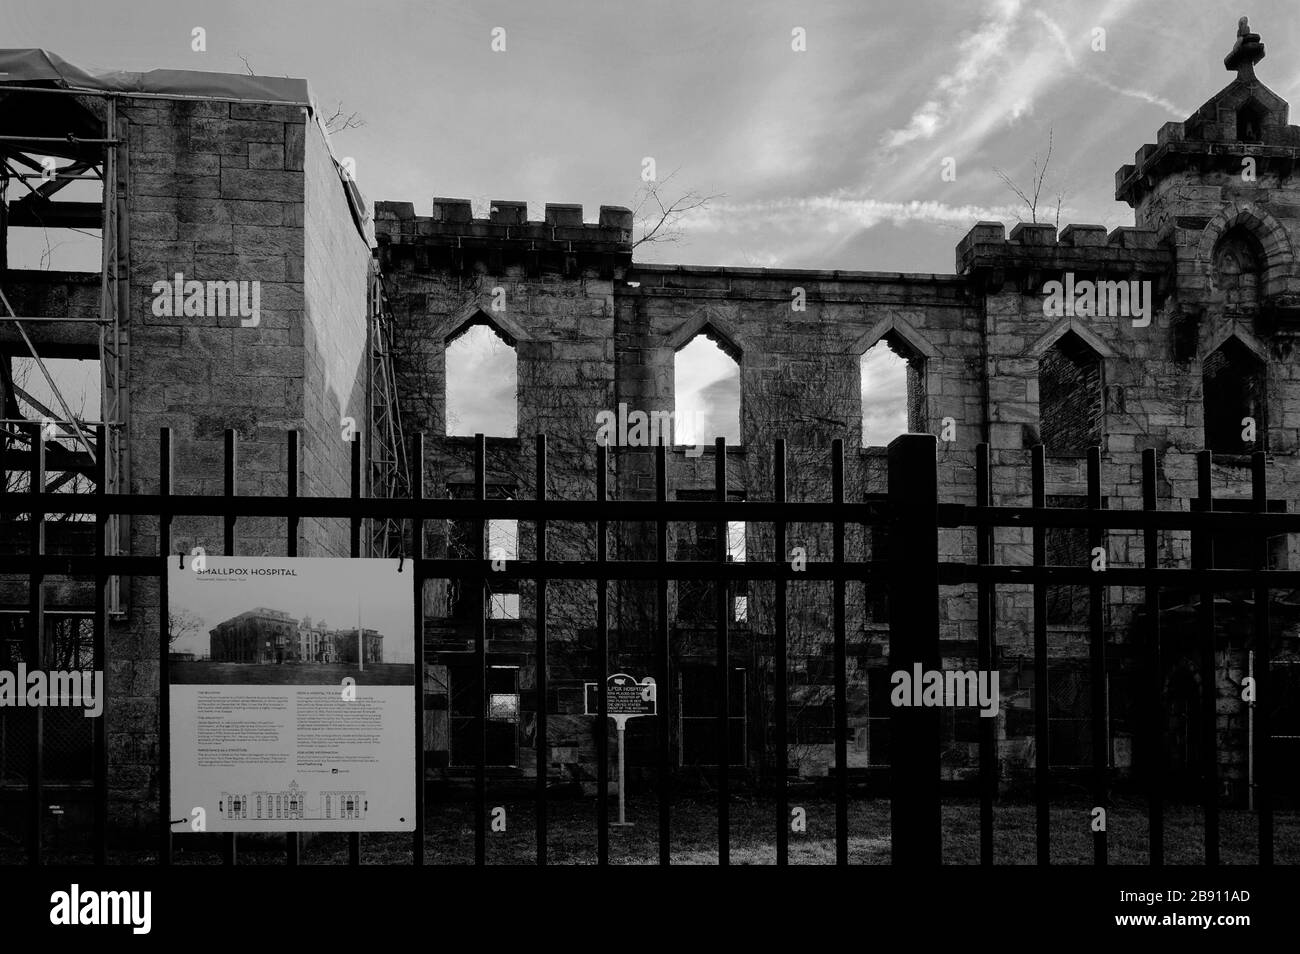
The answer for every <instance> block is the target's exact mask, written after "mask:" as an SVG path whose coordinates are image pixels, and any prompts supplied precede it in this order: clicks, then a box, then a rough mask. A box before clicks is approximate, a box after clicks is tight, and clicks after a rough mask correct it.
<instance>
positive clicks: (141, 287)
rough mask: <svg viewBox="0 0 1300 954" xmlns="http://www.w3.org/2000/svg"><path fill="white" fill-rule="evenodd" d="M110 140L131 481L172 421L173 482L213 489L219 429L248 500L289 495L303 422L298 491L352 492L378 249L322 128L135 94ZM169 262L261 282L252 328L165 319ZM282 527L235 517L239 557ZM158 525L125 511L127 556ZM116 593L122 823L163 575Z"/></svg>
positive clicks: (150, 546) (152, 702) (319, 537)
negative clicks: (121, 236) (114, 155)
mask: <svg viewBox="0 0 1300 954" xmlns="http://www.w3.org/2000/svg"><path fill="white" fill-rule="evenodd" d="M118 135H119V136H120V137H121V138H122V139H123V140H124V141H125V143H126V148H125V150H124V151H123V152H124V159H123V163H122V169H123V172H122V188H124V189H125V199H126V201H125V207H126V213H125V218H126V222H127V225H126V228H127V233H128V234H129V245H127V246H126V255H125V256H124V258H125V259H126V260H127V261H128V262H129V265H128V271H127V272H126V275H127V278H128V281H129V286H130V288H129V298H128V301H129V307H128V309H127V312H126V314H125V315H124V316H123V327H124V339H125V341H126V342H127V344H126V348H125V352H124V353H125V355H126V358H125V367H126V387H127V394H128V397H127V402H126V417H127V421H128V424H127V431H126V435H125V444H124V446H125V455H124V462H123V474H124V481H125V489H129V490H130V491H131V492H140V493H153V492H156V490H157V488H158V472H159V454H158V446H159V445H158V434H159V429H160V428H164V427H168V428H171V429H172V435H173V436H172V457H173V483H172V489H173V491H174V492H176V493H182V494H184V493H200V494H212V495H219V494H221V493H222V492H223V489H224V481H223V466H222V465H223V446H224V433H225V430H226V429H227V428H233V429H234V430H235V431H236V433H237V436H238V454H237V467H236V481H237V491H238V493H239V494H241V495H262V494H281V493H284V492H285V489H286V486H287V470H286V468H287V466H288V460H287V450H286V432H287V431H289V430H291V429H297V430H299V431H300V433H301V437H300V440H301V448H302V450H301V457H300V467H301V473H300V484H299V487H300V492H301V493H304V494H317V495H320V494H338V495H342V494H346V493H347V471H348V464H347V459H348V458H347V448H346V446H345V445H344V444H343V442H342V441H341V439H340V427H339V418H340V416H342V415H344V414H350V415H353V416H355V417H356V418H357V420H358V421H360V422H364V420H365V400H364V393H365V392H364V388H365V385H366V379H365V370H366V354H365V343H366V321H367V310H366V309H367V272H368V268H369V259H370V253H369V248H368V245H367V242H366V240H365V239H364V238H363V237H362V236H361V235H359V234H358V231H357V228H356V226H355V224H354V222H353V220H352V217H351V215H350V213H349V211H348V207H347V204H346V201H345V199H344V194H343V186H342V184H341V182H340V180H339V177H338V175H337V173H335V172H334V168H333V162H332V160H331V159H330V157H329V153H328V146H327V144H326V142H325V139H324V137H323V134H322V133H321V131H320V129H319V127H318V126H317V125H316V123H315V122H314V121H313V120H312V118H311V117H310V116H309V115H308V110H307V109H306V108H305V107H303V106H299V105H293V104H278V105H253V104H247V103H239V102H222V101H216V100H201V101H196V100H169V99H162V98H147V99H145V98H142V99H129V98H128V99H124V100H122V101H121V102H120V104H119V108H118ZM307 234H310V236H311V238H310V239H308V238H307V237H306V235H307ZM177 273H180V274H181V275H183V277H184V280H187V281H188V280H195V281H200V282H208V281H221V282H226V281H235V282H250V283H251V282H257V283H258V285H259V291H260V300H259V305H258V307H259V312H260V314H259V316H258V323H257V324H256V325H255V326H244V325H243V323H242V322H241V318H240V316H239V315H237V314H236V315H230V314H227V315H225V316H219V315H215V314H201V315H197V314H190V315H186V314H181V315H175V314H173V315H158V314H156V313H155V310H154V308H153V301H154V298H155V291H154V287H153V286H154V283H155V282H158V281H165V282H171V281H172V280H173V278H174V276H175V275H176V274H177ZM360 426H362V427H364V423H362V424H361V425H360ZM285 526H286V525H285V521H284V520H282V519H279V518H246V519H242V520H240V521H239V522H238V526H237V536H236V553H238V554H240V555H260V554H268V555H269V554H282V553H284V552H285V547H286V542H285V532H286V530H285ZM157 532H158V530H157V520H156V519H151V518H148V517H137V518H133V519H132V520H131V522H130V524H129V530H128V534H129V536H128V540H129V552H131V553H135V554H151V553H155V552H157V548H158V537H157ZM222 542H223V541H222V528H221V522H220V521H219V520H215V519H207V518H178V519H176V520H175V521H174V522H173V542H172V551H173V552H177V551H184V552H187V553H188V552H189V550H190V548H191V547H194V546H203V547H204V548H205V549H206V550H207V552H208V553H210V554H220V553H221V552H222V550H223V546H222ZM299 553H301V554H303V555H306V556H316V555H328V554H343V555H346V553H347V528H346V527H342V528H340V527H324V526H320V525H318V524H317V523H316V522H313V521H303V522H302V527H301V529H300V538H299ZM123 601H124V604H125V608H126V615H125V617H124V618H123V619H121V620H115V621H113V624H112V626H111V628H110V634H109V640H108V660H109V663H108V666H109V671H108V673H107V682H108V687H107V691H108V697H109V700H110V704H109V706H108V708H107V710H106V712H105V716H104V718H106V719H107V720H108V725H107V731H108V743H109V766H110V770H109V772H110V774H109V784H110V788H111V790H112V797H111V811H112V814H113V816H114V824H115V825H119V826H121V827H122V828H123V829H127V830H129V829H132V828H134V827H135V826H138V825H141V824H144V823H146V822H148V821H151V820H152V817H153V815H154V812H155V811H156V810H157V793H158V777H157V773H158V769H159V765H160V753H159V752H158V749H157V734H156V729H155V726H156V724H157V719H158V718H159V713H158V711H157V699H158V695H157V694H158V678H159V673H158V662H157V645H158V643H157V627H158V618H157V614H158V584H157V582H156V581H154V580H146V579H143V578H137V579H134V580H129V581H124V593H123Z"/></svg>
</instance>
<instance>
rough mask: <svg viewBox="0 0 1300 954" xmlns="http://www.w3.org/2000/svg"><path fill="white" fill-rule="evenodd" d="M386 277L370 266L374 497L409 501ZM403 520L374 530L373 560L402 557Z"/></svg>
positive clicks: (379, 524) (380, 521)
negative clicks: (382, 557)
mask: <svg viewBox="0 0 1300 954" xmlns="http://www.w3.org/2000/svg"><path fill="white" fill-rule="evenodd" d="M387 302H388V300H387V296H386V295H385V293H384V276H383V273H382V272H380V271H379V265H378V263H376V262H373V261H372V263H371V266H370V306H369V309H368V310H369V312H370V314H369V320H368V322H367V326H368V335H367V336H368V338H369V355H370V372H369V378H370V381H369V386H368V391H369V394H370V397H369V408H370V421H369V427H368V430H367V433H368V434H369V435H370V487H369V492H370V496H372V497H389V498H394V497H410V496H411V472H410V467H409V465H408V462H407V456H406V440H405V437H404V436H403V433H402V410H401V405H400V404H399V402H398V397H397V382H396V379H395V376H394V370H393V356H392V323H391V321H390V319H389V315H388V307H387ZM403 532H404V521H401V520H395V519H392V518H390V517H382V518H380V519H378V520H376V521H375V522H374V523H373V525H372V527H371V540H372V545H373V551H372V552H373V553H374V554H375V556H386V557H393V556H398V555H399V554H401V553H402V552H403V549H402V547H403Z"/></svg>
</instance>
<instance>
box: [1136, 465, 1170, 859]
mask: <svg viewBox="0 0 1300 954" xmlns="http://www.w3.org/2000/svg"><path fill="white" fill-rule="evenodd" d="M1142 509H1143V510H1155V509H1156V452H1155V450H1154V448H1147V449H1146V450H1144V451H1143V452H1142ZM1156 540H1157V537H1156V529H1155V527H1148V528H1146V529H1145V530H1143V532H1142V548H1143V567H1144V568H1145V569H1147V570H1154V569H1156V568H1157V567H1158V566H1159V564H1160V557H1159V554H1158V553H1157V552H1156ZM1150 580H1151V577H1150V576H1149V575H1148V576H1147V583H1146V584H1145V588H1146V615H1147V627H1148V628H1147V667H1148V668H1147V706H1146V708H1147V711H1146V720H1145V721H1146V740H1147V741H1146V758H1147V819H1148V822H1147V823H1148V825H1149V828H1150V860H1151V864H1153V865H1161V864H1164V859H1165V821H1164V794H1163V791H1164V760H1165V759H1164V735H1165V733H1164V728H1163V725H1162V723H1163V721H1164V718H1165V713H1164V706H1163V698H1164V671H1165V670H1164V662H1163V660H1162V659H1161V649H1160V588H1159V587H1158V586H1156V585H1154V584H1153V583H1151V582H1150Z"/></svg>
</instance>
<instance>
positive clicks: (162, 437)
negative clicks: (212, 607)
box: [101, 427, 172, 865]
mask: <svg viewBox="0 0 1300 954" xmlns="http://www.w3.org/2000/svg"><path fill="white" fill-rule="evenodd" d="M171 492H172V431H171V428H170V427H164V428H162V429H161V430H160V431H159V433H158V499H159V501H160V502H161V503H160V506H159V511H160V512H159V514H158V555H159V556H160V557H162V559H163V569H162V573H161V575H160V576H159V578H158V762H159V766H158V864H160V865H170V864H171V863H172V818H171V815H172V803H171V802H172V722H171V720H172V713H171V697H172V688H171V673H170V672H168V669H167V653H168V652H169V650H170V646H171V633H170V628H171V627H170V615H171V614H170V610H169V608H168V594H167V560H168V558H170V557H171V552H172V515H171V511H170V508H169V506H168V498H169V497H170V496H171ZM101 718H103V717H102V716H101ZM105 756H106V757H107V753H105Z"/></svg>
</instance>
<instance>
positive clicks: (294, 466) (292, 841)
mask: <svg viewBox="0 0 1300 954" xmlns="http://www.w3.org/2000/svg"><path fill="white" fill-rule="evenodd" d="M298 445H299V441H298V432H297V431H296V430H294V431H289V433H288V434H287V435H286V436H285V456H286V459H287V465H286V470H285V488H284V489H285V496H286V497H289V498H294V497H297V496H298ZM284 532H285V540H284V544H285V555H286V556H289V557H296V556H297V555H298V517H297V516H295V515H294V514H290V515H289V517H288V519H286V520H285V531H284ZM284 853H285V859H284V860H285V864H287V865H289V866H290V867H293V866H296V865H297V864H299V862H300V861H301V860H302V836H301V835H299V834H298V832H296V831H291V832H289V833H288V834H287V835H285V842H284Z"/></svg>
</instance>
